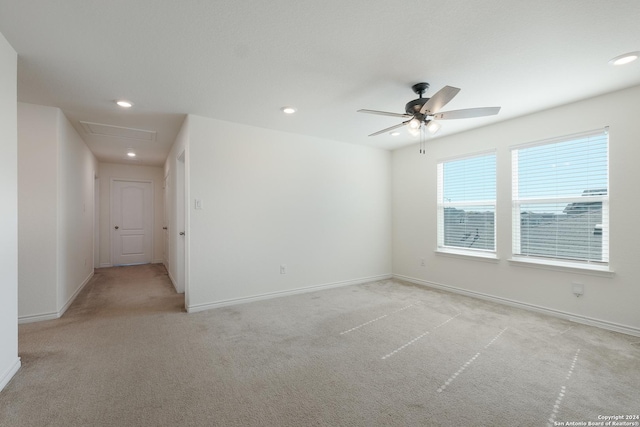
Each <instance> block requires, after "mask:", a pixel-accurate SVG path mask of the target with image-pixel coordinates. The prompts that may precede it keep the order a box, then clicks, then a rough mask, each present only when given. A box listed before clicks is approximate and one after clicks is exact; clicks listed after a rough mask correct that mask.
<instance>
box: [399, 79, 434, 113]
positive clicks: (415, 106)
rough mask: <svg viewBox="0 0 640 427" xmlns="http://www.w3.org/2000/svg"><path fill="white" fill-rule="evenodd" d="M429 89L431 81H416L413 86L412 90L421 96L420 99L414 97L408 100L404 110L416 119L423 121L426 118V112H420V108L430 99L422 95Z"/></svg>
mask: <svg viewBox="0 0 640 427" xmlns="http://www.w3.org/2000/svg"><path fill="white" fill-rule="evenodd" d="M428 89H429V83H426V82H422V83H416V84H414V85H413V86H411V90H413V91H414V92H415V93H416V94H418V95H419V96H420V98H418V99H414V100H413V101H409V102H407V105H405V106H404V111H406V112H407V114H410V115H412V116H414V117H415V118H416V119H418V120H420V121H422V120H424V118H425V115H424V114H420V110H421V109H422V106H423V105H424V104H425V103H426V102H427V101H428V100H429V98H423V97H422V95H423V94H424V93H425V92H426V91H427V90H428Z"/></svg>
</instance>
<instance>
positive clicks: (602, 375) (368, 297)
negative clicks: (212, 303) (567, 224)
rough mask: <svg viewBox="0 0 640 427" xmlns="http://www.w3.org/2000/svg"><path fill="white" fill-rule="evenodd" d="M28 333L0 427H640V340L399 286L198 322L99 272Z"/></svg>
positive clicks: (123, 270)
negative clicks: (575, 426)
mask: <svg viewBox="0 0 640 427" xmlns="http://www.w3.org/2000/svg"><path fill="white" fill-rule="evenodd" d="M19 332H20V333H19V353H20V356H21V358H22V363H23V366H22V368H21V370H20V371H19V372H18V373H17V374H16V376H15V377H14V379H13V380H12V381H11V382H10V383H9V384H8V385H7V387H6V388H5V390H4V391H3V392H2V393H0V425H1V426H177V425H180V426H546V425H561V423H565V424H564V425H567V424H566V423H567V422H569V421H577V422H584V423H585V425H586V423H587V422H598V421H603V422H606V420H605V419H604V418H602V417H606V416H618V415H629V416H631V419H628V420H625V419H620V420H617V421H618V422H620V421H624V422H629V423H635V424H626V425H640V420H639V419H637V418H636V419H633V416H638V415H640V397H639V396H640V394H639V390H640V338H639V337H633V336H627V335H622V334H617V333H614V332H609V331H604V330H601V329H597V328H593V327H588V326H584V325H579V324H575V323H571V322H567V321H564V320H559V319H556V318H551V317H546V316H541V315H538V314H535V313H530V312H526V311H521V310H517V309H513V308H510V307H505V306H501V305H496V304H492V303H488V302H484V301H479V300H475V299H471V298H467V297H463V296H459V295H454V294H449V293H445V292H440V291H435V290H431V289H427V288H423V287H419V286H414V285H411V284H407V283H404V282H399V281H393V280H388V281H380V282H372V283H367V284H362V285H355V286H348V287H343V288H336V289H331V290H324V291H318V292H313V293H307V294H300V295H295V296H289V297H283V298H278V299H271V300H266V301H260V302H254V303H249V304H244V305H237V306H233V307H226V308H220V309H216V310H211V311H208V312H202V313H196V314H190V315H189V314H186V313H185V312H184V309H183V297H182V295H176V294H175V292H174V290H173V287H172V286H171V284H170V282H169V279H168V277H167V275H166V272H165V270H164V268H163V267H162V266H161V265H144V266H132V267H117V268H109V269H98V270H96V275H95V276H94V278H93V279H92V281H91V283H90V284H89V285H87V287H86V288H85V289H84V290H83V292H82V293H81V295H79V297H78V298H77V300H76V301H75V302H74V304H73V305H72V307H71V308H70V309H69V311H68V312H67V313H66V314H65V315H64V316H63V317H62V318H61V319H58V320H53V321H47V322H40V323H32V324H26V325H21V326H20V331H19ZM612 425H613V424H612ZM619 425H625V424H619Z"/></svg>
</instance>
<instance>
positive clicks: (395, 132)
mask: <svg viewBox="0 0 640 427" xmlns="http://www.w3.org/2000/svg"><path fill="white" fill-rule="evenodd" d="M398 135H400V132H398V131H397V130H396V131H393V132H391V136H398Z"/></svg>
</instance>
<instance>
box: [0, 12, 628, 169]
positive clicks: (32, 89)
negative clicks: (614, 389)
mask: <svg viewBox="0 0 640 427" xmlns="http://www.w3.org/2000/svg"><path fill="white" fill-rule="evenodd" d="M638 18H640V1H638V0H610V1H607V2H602V1H601V0H598V1H596V0H561V1H558V0H538V1H514V0H484V1H481V2H475V1H469V0H448V1H441V0H438V1H436V0H424V1H421V2H415V1H411V2H409V1H399V0H396V1H393V0H348V1H346V0H323V1H317V0H313V1H311V0H269V1H260V0H252V1H251V0H246V1H240V0H184V1H175V0H109V1H105V0H0V33H2V34H3V35H4V36H5V37H6V38H7V40H8V41H9V43H11V45H12V46H13V47H14V49H16V51H17V52H18V54H19V61H18V99H19V101H22V102H29V103H35V104H41V105H49V106H56V107H59V108H61V109H62V110H63V111H64V113H65V114H66V115H67V117H68V118H69V120H70V121H71V122H72V124H73V125H74V126H75V127H76V129H77V130H78V132H79V133H80V134H81V135H82V136H83V138H85V140H86V142H87V144H88V145H89V147H90V148H91V150H92V151H93V152H94V153H95V154H96V156H97V157H98V159H99V160H101V161H110V162H125V161H126V160H124V157H125V151H126V149H127V148H134V149H135V150H136V151H137V152H138V159H139V160H138V162H139V163H140V164H150V165H161V164H162V163H163V161H164V159H165V157H166V155H167V153H168V150H169V147H170V146H171V144H172V142H173V141H174V139H175V137H176V135H177V133H178V131H179V129H180V126H181V124H182V121H183V119H184V117H185V114H189V113H192V114H197V115H202V116H207V117H213V118H217V119H221V120H228V121H233V122H239V123H245V124H252V125H255V126H259V127H264V128H270V129H278V130H282V131H286V132H294V133H300V134H306V135H312V136H317V137H320V138H325V139H334V140H339V141H344V142H350V143H356V144H365V145H369V146H373V147H381V148H385V149H394V148H398V147H401V146H405V145H408V144H413V143H415V142H416V140H415V139H413V138H412V137H411V136H410V135H409V134H408V133H406V132H403V133H402V134H401V135H400V136H398V137H392V136H390V135H388V134H383V135H380V136H376V137H367V135H368V134H370V133H372V132H374V131H377V130H380V129H383V128H385V127H388V126H392V125H394V124H396V123H399V121H400V120H398V119H395V118H393V117H384V116H374V115H367V114H360V113H357V112H356V110H358V109H361V108H367V109H374V110H385V111H392V112H398V113H401V112H403V110H404V104H405V103H406V102H408V101H409V100H411V99H414V98H416V96H415V94H414V93H413V92H412V91H411V88H410V87H411V85H412V84H414V83H417V82H420V81H426V82H429V83H430V84H431V89H430V90H429V92H427V94H426V95H425V96H427V97H429V96H431V95H432V94H433V93H435V92H436V91H437V90H438V89H440V88H441V87H442V86H444V85H451V86H456V87H460V88H462V91H461V92H460V93H459V94H458V96H457V97H456V98H455V99H454V100H453V101H452V102H451V103H449V104H448V105H447V107H445V108H444V109H445V110H451V109H458V108H470V107H484V106H502V111H501V112H500V114H499V115H498V116H495V117H489V118H479V119H468V120H455V121H443V122H441V124H442V125H443V126H442V129H441V131H440V133H439V134H438V135H439V136H442V135H447V134H451V133H454V132H459V131H462V130H465V129H470V128H473V127H477V126H483V125H486V124H489V123H493V122H496V121H501V120H506V119H509V118H512V117H516V116H520V115H523V114H528V113H531V112H534V111H538V110H541V109H545V108H549V107H552V106H556V105H560V104H565V103H568V102H571V101H575V100H579V99H584V98H588V97H591V96H595V95H598V94H602V93H605V92H609V91H613V90H616V89H622V88H625V87H629V86H633V85H638V84H640V61H636V62H635V63H632V64H630V65H627V66H624V67H613V66H610V65H608V63H607V61H608V60H609V59H611V58H612V57H614V56H617V55H619V54H621V53H625V52H629V51H637V50H640V25H639V24H638ZM119 98H126V99H129V100H131V101H133V102H134V103H135V105H134V107H133V108H132V109H130V110H126V111H125V110H121V109H119V108H118V107H117V106H116V105H115V104H114V100H116V99H119ZM285 105H292V106H295V107H296V108H297V109H298V112H297V113H296V114H294V115H292V116H285V115H284V114H282V112H281V111H280V108H281V107H282V106H285ZM79 121H88V122H94V123H100V124H107V125H114V126H121V127H131V128H135V129H144V130H150V131H155V132H157V133H156V135H157V140H156V141H136V140H133V139H119V138H115V137H104V136H103V137H98V136H92V135H88V134H87V133H86V132H85V130H84V129H83V128H82V126H81V125H80V123H79Z"/></svg>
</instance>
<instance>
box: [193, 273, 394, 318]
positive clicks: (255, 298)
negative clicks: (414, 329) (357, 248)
mask: <svg viewBox="0 0 640 427" xmlns="http://www.w3.org/2000/svg"><path fill="white" fill-rule="evenodd" d="M392 277H393V276H392V275H391V274H382V275H380V276H372V277H363V278H360V279H352V280H344V281H340V282H333V283H325V284H322V285H313V286H306V287H303V288H296V289H291V290H287V291H276V292H268V293H265V294H259V295H254V296H249V297H241V298H232V299H228V300H222V301H216V302H210V303H205V304H196V305H191V306H187V307H186V308H187V312H188V313H197V312H200V311H205V310H210V309H213V308H219V307H226V306H229V305H237V304H245V303H249V302H254V301H262V300H266V299H272V298H279V297H285V296H290V295H297V294H304V293H308V292H315V291H320V290H324V289H331V288H339V287H343V286H350V285H359V284H360V283H367V282H374V281H376V280H385V279H390V278H392Z"/></svg>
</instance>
